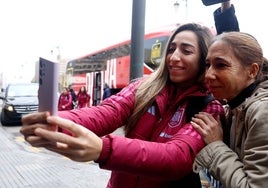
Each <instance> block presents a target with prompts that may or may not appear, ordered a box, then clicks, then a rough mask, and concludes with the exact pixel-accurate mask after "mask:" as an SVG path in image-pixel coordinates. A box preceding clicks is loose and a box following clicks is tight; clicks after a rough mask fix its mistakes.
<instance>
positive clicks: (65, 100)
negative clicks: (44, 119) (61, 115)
mask: <svg viewBox="0 0 268 188" xmlns="http://www.w3.org/2000/svg"><path fill="white" fill-rule="evenodd" d="M62 106H65V108H63V107H62ZM71 109H72V95H71V94H70V93H68V94H67V95H65V94H64V93H62V94H60V97H59V102H58V110H59V111H62V110H71Z"/></svg>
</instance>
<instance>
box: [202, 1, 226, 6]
mask: <svg viewBox="0 0 268 188" xmlns="http://www.w3.org/2000/svg"><path fill="white" fill-rule="evenodd" d="M226 1H229V0H202V2H203V4H204V5H206V6H210V5H215V4H218V3H223V2H226Z"/></svg>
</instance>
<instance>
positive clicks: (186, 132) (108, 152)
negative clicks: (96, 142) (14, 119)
mask: <svg viewBox="0 0 268 188" xmlns="http://www.w3.org/2000/svg"><path fill="white" fill-rule="evenodd" d="M136 85H137V84H136V83H132V84H130V85H129V86H127V87H126V88H124V89H123V90H122V91H121V92H119V93H118V94H116V95H113V96H111V97H110V98H108V99H106V100H105V101H104V102H102V103H101V104H100V105H99V106H93V107H90V108H83V109H75V110H71V111H68V112H67V111H63V112H59V115H60V116H61V117H64V118H67V119H71V120H73V121H75V122H76V123H78V124H81V125H83V126H85V127H87V128H88V129H90V130H91V131H93V132H95V133H96V134H97V135H98V136H101V137H103V148H102V152H101V155H100V157H99V159H98V160H97V161H95V162H97V163H99V166H100V168H103V169H109V170H112V174H111V178H110V181H109V182H108V185H107V187H109V188H110V187H113V188H122V187H127V188H141V187H144V188H150V187H152V188H158V187H165V188H168V187H191V188H192V187H201V184H200V179H199V176H198V174H194V173H193V172H192V165H193V161H194V159H195V157H196V154H197V153H198V152H199V151H200V150H201V149H202V148H203V147H204V145H205V144H204V142H203V140H202V138H201V136H200V135H199V134H198V133H197V132H196V131H195V129H194V128H193V127H192V126H191V124H190V123H186V120H185V108H186V106H187V103H188V102H189V100H190V99H189V97H190V96H204V95H207V93H206V92H207V91H206V90H204V88H203V87H201V86H200V85H198V86H197V85H196V86H193V87H192V88H189V89H187V90H186V91H184V92H183V93H178V94H177V95H176V97H173V98H171V97H170V96H171V94H172V93H173V92H174V88H173V86H167V87H165V88H164V89H163V91H162V92H161V93H160V94H159V95H158V96H157V97H156V101H155V103H154V104H153V105H152V106H151V107H150V108H149V109H148V110H147V112H146V113H145V114H144V115H143V116H142V117H141V118H140V119H139V121H138V122H137V124H136V126H135V128H134V129H133V130H132V131H131V132H130V133H129V134H128V135H127V136H126V137H123V136H118V135H113V134H110V133H112V132H113V131H115V130H116V129H117V128H119V127H121V126H124V125H125V124H126V122H127V120H128V118H129V116H130V115H131V114H132V112H133V109H134V103H135V89H136ZM172 96H174V95H172ZM203 111H206V112H208V113H211V114H213V116H214V117H216V116H217V115H219V114H223V113H224V112H223V108H222V106H221V104H220V103H219V102H218V101H215V100H214V101H212V102H210V103H209V104H208V106H207V107H206V108H205V109H204V110H203Z"/></svg>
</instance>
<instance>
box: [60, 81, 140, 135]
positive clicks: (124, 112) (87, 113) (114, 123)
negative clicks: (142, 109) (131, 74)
mask: <svg viewBox="0 0 268 188" xmlns="http://www.w3.org/2000/svg"><path fill="white" fill-rule="evenodd" d="M136 85H137V83H132V84H130V85H129V86H127V87H125V88H124V89H122V90H121V91H120V92H119V93H117V94H116V95H113V96H112V97H110V98H109V99H107V100H105V101H104V102H102V103H101V104H100V105H98V106H91V107H89V108H81V109H73V110H70V111H60V112H58V115H59V116H60V117H62V118H65V119H69V120H71V121H73V122H75V123H77V124H80V125H82V126H84V127H86V128H88V129H89V130H91V131H93V132H94V133H95V134H97V135H98V136H104V135H106V134H109V133H112V132H113V131H114V130H116V129H117V128H119V127H121V126H123V125H124V124H125V123H126V121H127V120H128V118H129V116H130V114H131V113H132V111H133V109H134V104H135V89H136ZM61 131H62V132H65V133H67V134H69V132H68V131H66V130H61Z"/></svg>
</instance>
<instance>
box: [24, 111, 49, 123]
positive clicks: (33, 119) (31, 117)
mask: <svg viewBox="0 0 268 188" xmlns="http://www.w3.org/2000/svg"><path fill="white" fill-rule="evenodd" d="M48 116H49V112H36V113H32V114H27V115H24V116H23V117H22V118H21V121H22V125H30V124H34V123H38V122H39V123H40V122H46V118H47V117H48Z"/></svg>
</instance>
